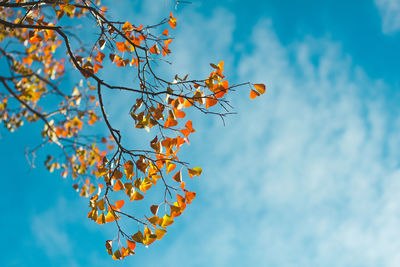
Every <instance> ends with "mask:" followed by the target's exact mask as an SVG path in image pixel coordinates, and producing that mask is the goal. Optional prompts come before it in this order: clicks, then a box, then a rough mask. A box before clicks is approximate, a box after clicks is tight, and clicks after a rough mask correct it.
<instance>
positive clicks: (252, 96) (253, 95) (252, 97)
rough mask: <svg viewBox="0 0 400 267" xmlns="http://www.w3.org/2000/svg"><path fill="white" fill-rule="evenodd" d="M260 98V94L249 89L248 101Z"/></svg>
mask: <svg viewBox="0 0 400 267" xmlns="http://www.w3.org/2000/svg"><path fill="white" fill-rule="evenodd" d="M258 96H260V93H259V92H257V91H254V90H253V89H251V91H250V99H254V98H256V97H258Z"/></svg>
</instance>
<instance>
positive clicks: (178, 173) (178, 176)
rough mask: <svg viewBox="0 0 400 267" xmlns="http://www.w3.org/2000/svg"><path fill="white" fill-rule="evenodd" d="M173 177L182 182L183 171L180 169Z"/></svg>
mask: <svg viewBox="0 0 400 267" xmlns="http://www.w3.org/2000/svg"><path fill="white" fill-rule="evenodd" d="M172 179H174V180H175V181H176V182H178V183H180V182H182V173H181V171H178V172H177V173H176V174H175V175H174V176H173V177H172Z"/></svg>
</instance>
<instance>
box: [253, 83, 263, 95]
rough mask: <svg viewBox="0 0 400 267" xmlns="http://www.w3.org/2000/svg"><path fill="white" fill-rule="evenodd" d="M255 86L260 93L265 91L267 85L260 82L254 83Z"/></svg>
mask: <svg viewBox="0 0 400 267" xmlns="http://www.w3.org/2000/svg"><path fill="white" fill-rule="evenodd" d="M253 86H254V88H256V90H257V91H258V92H259V93H260V94H264V93H265V85H264V84H261V83H258V84H253Z"/></svg>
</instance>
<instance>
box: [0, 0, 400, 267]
mask: <svg viewBox="0 0 400 267" xmlns="http://www.w3.org/2000/svg"><path fill="white" fill-rule="evenodd" d="M167 2H168V1H167V0H162V1H159V0H157V1H155V0H154V1H122V0H118V1H113V5H112V8H111V11H113V12H118V15H117V16H118V17H127V18H132V21H135V20H137V21H140V20H144V21H146V22H148V23H151V22H157V21H158V20H159V18H160V17H163V16H168V14H169V12H170V9H169V6H170V5H169V4H168V3H167ZM175 13H176V14H177V15H178V19H179V20H178V22H179V25H178V27H177V30H176V34H175V37H176V40H175V41H174V42H173V43H172V44H171V49H172V51H173V54H172V55H171V61H173V62H174V65H173V66H172V67H171V69H166V70H164V71H165V72H166V73H169V74H171V75H172V74H175V73H183V74H185V73H190V74H191V75H192V77H203V76H204V75H206V74H207V72H208V71H209V65H208V63H210V62H214V63H215V62H218V61H219V60H221V59H223V60H225V64H226V65H225V69H226V73H227V74H228V75H229V76H231V77H232V80H233V81H236V82H240V81H254V82H264V83H265V84H266V85H267V88H268V91H267V94H266V95H265V96H264V97H262V98H259V99H257V100H254V101H250V100H249V99H248V89H247V88H243V89H239V90H238V91H237V92H236V93H235V94H234V95H233V96H232V97H231V99H230V100H231V102H232V103H233V105H234V106H235V109H236V111H237V112H238V114H237V115H233V116H231V117H229V118H228V119H227V121H226V126H225V127H223V125H222V122H221V121H220V120H219V119H218V118H214V117H210V116H202V115H200V114H194V115H193V116H194V118H193V121H196V122H197V123H196V125H195V129H196V130H197V131H196V133H195V134H194V135H193V137H192V139H191V146H190V149H186V151H185V152H184V154H185V155H184V156H185V159H186V160H188V161H190V162H192V163H193V164H194V165H199V166H202V167H203V170H204V173H203V175H202V177H201V178H200V179H197V180H195V181H194V182H193V183H192V184H191V185H192V188H194V189H195V190H196V191H197V193H198V197H197V198H196V200H195V201H194V202H193V204H192V205H191V206H190V207H189V208H188V209H187V210H186V211H185V214H184V216H181V217H180V218H179V219H178V220H177V221H176V223H175V224H174V225H173V226H172V227H170V229H169V231H168V234H167V235H166V236H165V237H164V238H163V240H162V241H159V242H156V243H155V244H154V245H152V246H150V247H149V248H148V249H146V248H138V249H137V254H136V255H135V256H132V257H130V258H128V259H126V260H125V261H123V262H114V261H113V260H112V259H111V258H110V257H109V256H108V255H106V251H105V246H104V241H105V240H107V239H112V238H113V237H114V233H115V229H114V228H113V226H112V225H110V226H108V225H107V226H97V225H95V224H93V223H91V222H90V221H89V220H88V219H86V214H87V212H88V207H87V204H88V200H87V199H82V198H80V197H79V196H78V195H77V194H76V193H75V192H74V191H73V189H72V187H71V184H72V182H71V180H69V179H67V180H64V179H62V178H60V177H58V176H57V175H54V174H50V173H48V172H47V171H46V170H45V169H44V167H42V166H41V164H40V161H38V162H37V166H38V167H37V168H35V169H31V168H30V167H29V166H28V163H27V161H26V159H25V156H24V151H25V148H26V147H27V146H33V144H37V143H38V142H39V140H40V137H39V134H37V135H35V134H33V133H34V132H35V130H38V129H40V127H38V126H35V125H25V126H24V127H22V128H21V129H20V130H18V131H17V132H16V133H8V132H7V131H6V130H5V129H1V130H0V133H1V140H0V149H1V151H2V153H1V157H2V160H1V161H0V167H1V169H2V182H3V188H4V189H3V190H2V194H0V201H1V203H3V205H2V216H1V220H0V229H2V230H1V233H2V241H3V242H2V243H1V245H0V246H1V251H2V257H0V265H1V266H139V265H140V266H160V265H162V266H243V265H248V266H398V262H399V261H400V227H399V225H400V197H399V193H398V192H399V191H400V164H399V163H400V108H399V105H398V103H399V101H400V97H399V89H400V87H399V85H400V76H399V71H400V63H399V62H400V50H399V49H398V47H400V2H399V1H397V0H375V1H372V0H370V1H344V0H337V1H330V0H327V1H315V0H305V1H277V0H274V1H267V0H265V1H255V0H248V1H246V2H245V3H243V1H234V0H230V1H229V0H228V1H218V2H217V3H216V1H194V3H193V4H192V5H188V6H185V7H184V8H179V9H178V11H176V12H175ZM115 75H117V74H113V73H112V74H110V75H109V77H110V78H111V77H112V76H115ZM119 75H120V74H119ZM115 77H116V79H118V78H121V77H122V76H118V77H117V76H115ZM116 99H118V98H117V96H114V98H109V100H108V105H109V108H114V110H115V111H114V112H115V114H119V113H118V112H117V111H118V110H120V109H121V107H120V106H123V100H121V99H118V102H116V101H115V100H116ZM115 103H118V105H117V104H115ZM120 103H122V104H120ZM127 104H129V103H127ZM123 114H124V113H123ZM126 115H127V116H126V117H123V116H118V117H117V116H114V119H115V120H118V123H119V124H120V125H121V126H124V125H128V123H126V122H127V121H128V120H130V119H129V117H128V114H127V113H126ZM124 127H126V128H124V129H123V130H124V131H126V132H127V133H128V132H129V128H128V127H127V126H124ZM133 142H134V141H133Z"/></svg>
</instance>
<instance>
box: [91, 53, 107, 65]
mask: <svg viewBox="0 0 400 267" xmlns="http://www.w3.org/2000/svg"><path fill="white" fill-rule="evenodd" d="M105 57H106V55H105V54H103V53H101V52H100V51H99V52H98V53H97V56H96V57H95V58H94V60H96V61H97V62H99V63H100V64H101V63H102V62H103V59H104V58H105Z"/></svg>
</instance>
